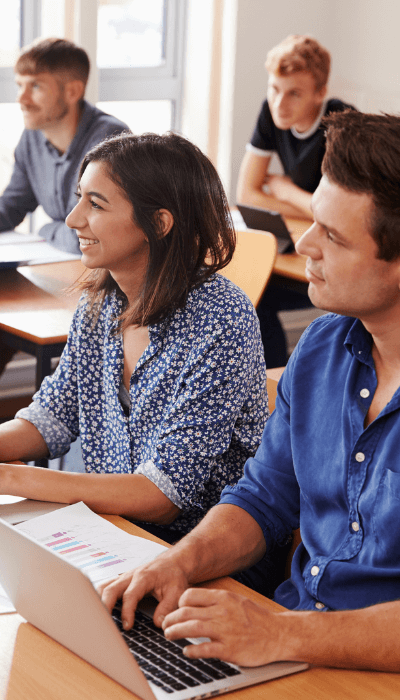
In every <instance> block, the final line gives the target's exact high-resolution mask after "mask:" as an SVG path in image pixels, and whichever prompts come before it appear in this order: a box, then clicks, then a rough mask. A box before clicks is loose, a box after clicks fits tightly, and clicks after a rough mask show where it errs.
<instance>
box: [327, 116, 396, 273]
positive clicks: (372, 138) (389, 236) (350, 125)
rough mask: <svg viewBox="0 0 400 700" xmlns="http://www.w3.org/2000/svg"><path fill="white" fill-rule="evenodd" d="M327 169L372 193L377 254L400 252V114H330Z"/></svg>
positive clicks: (338, 180)
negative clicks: (397, 115)
mask: <svg viewBox="0 0 400 700" xmlns="http://www.w3.org/2000/svg"><path fill="white" fill-rule="evenodd" d="M322 123H323V124H324V126H326V127H327V132H326V151H325V156H324V159H323V161H322V174H323V175H325V176H326V177H327V178H328V180H330V182H334V183H335V184H337V185H339V187H343V189H345V190H348V191H350V192H356V193H360V194H368V195H370V196H371V198H372V203H373V206H372V209H371V216H370V233H371V236H372V238H373V239H374V240H375V242H376V244H377V246H378V255H377V257H378V258H379V259H381V260H387V261H390V260H395V259H396V258H398V257H400V117H396V116H394V115H392V114H363V113H362V112H355V111H354V110H347V111H345V112H335V113H332V114H330V115H329V116H327V117H325V118H324V120H323V122H322Z"/></svg>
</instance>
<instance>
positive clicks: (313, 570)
mask: <svg viewBox="0 0 400 700" xmlns="http://www.w3.org/2000/svg"><path fill="white" fill-rule="evenodd" d="M318 574H319V566H313V567H312V568H311V576H318Z"/></svg>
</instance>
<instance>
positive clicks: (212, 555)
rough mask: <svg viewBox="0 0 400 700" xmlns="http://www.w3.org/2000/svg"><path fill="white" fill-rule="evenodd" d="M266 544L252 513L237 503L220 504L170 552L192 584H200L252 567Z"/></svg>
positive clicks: (262, 552)
mask: <svg viewBox="0 0 400 700" xmlns="http://www.w3.org/2000/svg"><path fill="white" fill-rule="evenodd" d="M265 547H266V545H265V539H264V536H263V533H262V530H261V528H260V526H259V525H258V523H257V522H256V521H255V520H254V518H252V517H251V515H249V514H248V513H247V512H246V511H245V510H243V509H242V508H239V507H238V506H234V505H230V504H221V505H217V506H214V508H212V509H211V510H210V511H209V512H208V513H207V515H206V516H205V517H204V518H203V520H202V521H201V522H200V523H199V525H197V526H196V527H195V528H194V530H192V532H190V533H189V534H188V535H186V537H184V538H183V539H182V540H181V541H180V542H178V544H176V545H175V546H174V547H173V549H172V550H170V551H169V552H168V555H169V556H170V557H172V558H173V559H174V562H175V563H176V564H177V565H178V566H180V567H181V568H182V570H183V571H184V573H185V575H186V577H187V579H188V581H189V582H190V583H200V582H201V581H209V580H210V579H213V578H218V577H220V576H227V575H229V574H231V573H233V572H235V571H240V570H242V569H245V568H247V567H249V566H251V565H252V564H254V563H256V562H257V561H259V560H260V559H261V558H262V556H263V554H264V552H265Z"/></svg>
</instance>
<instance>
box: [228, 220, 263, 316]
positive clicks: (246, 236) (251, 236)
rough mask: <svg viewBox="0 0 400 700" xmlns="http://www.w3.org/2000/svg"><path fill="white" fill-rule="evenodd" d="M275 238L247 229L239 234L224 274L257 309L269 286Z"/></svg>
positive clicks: (238, 232)
mask: <svg viewBox="0 0 400 700" xmlns="http://www.w3.org/2000/svg"><path fill="white" fill-rule="evenodd" d="M276 250H277V246H276V238H275V236H273V235H272V233H266V232H265V231H255V230H253V229H246V230H245V231H237V245H236V250H235V253H234V255H233V258H232V260H231V262H230V263H229V265H227V266H226V267H225V268H224V269H223V270H220V272H221V275H224V277H227V278H228V279H229V280H231V282H234V283H235V284H236V285H237V286H238V287H240V289H243V291H244V292H246V294H247V296H248V297H249V298H250V300H251V301H252V303H253V305H254V306H257V304H258V302H259V301H260V299H261V296H262V294H263V292H264V289H265V287H266V286H267V284H268V280H269V278H270V276H271V273H272V270H273V267H274V263H275V258H276Z"/></svg>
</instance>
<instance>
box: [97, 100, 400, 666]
mask: <svg viewBox="0 0 400 700" xmlns="http://www.w3.org/2000/svg"><path fill="white" fill-rule="evenodd" d="M326 123H327V125H328V133H327V150H326V155H325V158H324V162H323V177H322V180H321V183H320V185H319V186H318V188H317V190H316V192H315V193H314V195H313V198H312V208H313V215H314V220H315V222H314V224H313V225H312V226H311V228H310V229H309V230H308V231H307V232H306V233H305V234H304V236H303V237H302V238H301V240H300V241H299V243H298V244H297V250H298V252H299V253H301V254H303V255H307V256H308V260H307V268H306V269H307V277H308V280H309V283H310V284H309V295H310V298H311V300H312V302H313V303H314V304H315V305H316V306H318V307H320V308H322V309H325V310H327V311H330V312H334V313H329V314H327V315H326V316H323V317H321V318H320V319H318V320H317V321H315V322H314V323H313V324H312V325H311V326H310V327H309V328H308V329H307V331H306V332H305V334H304V335H303V337H302V339H301V340H300V342H299V344H298V346H297V348H296V350H295V352H294V353H293V355H292V357H291V359H290V361H289V364H288V367H287V369H286V371H285V373H284V375H283V377H282V380H281V382H280V386H279V391H278V398H277V402H276V409H275V411H274V413H273V414H272V416H271V419H270V420H269V421H268V422H267V425H266V428H265V430H264V434H263V439H262V443H261V445H260V447H259V449H258V451H257V453H256V455H255V457H254V458H252V459H249V460H248V461H247V463H246V466H245V473H244V476H243V478H242V479H241V480H240V481H239V482H238V484H237V485H236V486H233V487H229V488H225V490H224V491H223V494H222V497H221V501H220V503H219V504H218V505H217V506H215V507H214V508H213V509H212V510H211V511H210V512H209V513H208V515H207V516H206V517H205V518H204V520H203V521H202V522H201V523H200V524H199V525H198V526H197V528H195V529H194V530H193V531H192V533H190V534H189V535H188V536H187V537H185V538H183V540H181V542H180V543H179V544H178V545H176V546H175V547H174V548H173V549H172V550H170V551H169V552H167V553H166V554H163V555H162V556H161V557H159V558H157V559H156V560H155V561H154V562H153V563H151V564H148V565H147V566H144V567H141V568H140V569H137V570H136V571H135V572H134V573H133V574H132V572H131V573H130V574H126V575H124V576H122V577H121V578H120V579H117V580H116V581H115V582H113V583H111V584H109V585H108V586H107V585H106V586H104V587H103V591H102V595H103V600H104V602H105V603H106V604H107V605H108V606H112V604H113V603H114V601H115V600H116V598H117V597H118V596H120V595H121V594H122V593H124V604H123V619H124V621H125V625H126V626H127V627H129V626H130V625H131V624H132V620H133V613H134V609H135V606H136V604H137V602H138V600H139V599H140V598H141V597H142V596H143V595H144V594H146V593H147V592H152V593H153V594H154V595H155V596H156V597H157V598H158V600H159V601H160V605H159V606H158V609H157V611H156V617H155V619H156V622H157V623H158V624H160V625H161V624H162V626H163V628H164V630H165V634H166V636H167V637H168V638H170V639H176V638H181V637H209V638H210V639H211V641H210V642H205V643H203V644H200V645H199V646H189V647H187V649H186V653H187V655H188V656H190V657H199V656H205V657H207V656H218V657H220V658H222V659H225V660H228V661H233V662H236V663H239V664H242V665H245V666H247V665H248V666H257V665H260V664H263V663H267V662H271V661H278V660H285V659H286V660H288V659H291V660H299V661H307V662H310V663H313V664H319V665H330V666H339V667H348V668H369V669H376V670H382V671H398V670H399V669H400V645H399V644H398V641H399V632H398V630H399V625H400V600H399V599H400V547H399V542H400V459H399V445H400V410H399V409H400V390H399V386H400V206H399V202H400V118H399V117H394V116H388V115H369V114H360V113H358V112H355V111H350V112H344V113H337V114H334V115H332V116H330V117H328V118H327V120H326ZM299 526H300V530H301V536H302V544H301V545H300V546H299V547H298V548H297V550H296V553H295V556H294V559H293V563H292V575H291V578H290V579H289V580H287V581H285V582H284V583H283V584H281V586H279V587H278V589H277V591H276V594H275V599H276V601H277V602H279V603H282V604H283V605H284V606H286V607H287V608H289V609H290V610H288V611H287V612H283V613H281V612H278V613H277V612H270V611H265V610H263V609H261V608H260V607H258V606H257V605H256V604H254V603H253V602H251V601H249V600H246V599H244V598H242V597H240V596H237V595H234V594H232V593H228V592H223V591H217V590H214V591H213V590H201V589H190V588H189V589H188V587H189V585H190V584H193V583H196V582H199V581H204V580H207V579H211V578H214V577H217V576H223V575H226V574H229V573H231V572H233V571H238V570H240V569H244V568H245V567H248V566H251V565H252V564H254V563H255V562H257V561H258V560H259V559H260V558H261V557H262V556H263V555H264V554H265V552H267V553H268V552H269V551H270V549H271V547H272V545H273V544H274V543H275V542H282V541H284V540H285V538H286V537H287V536H288V534H289V533H290V532H291V531H292V529H295V528H297V527H299ZM185 589H188V590H185ZM184 591H185V592H184ZM175 608H178V609H175ZM172 610H174V612H171V611H172ZM324 611H325V614H323V613H324ZM328 611H329V612H328Z"/></svg>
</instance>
